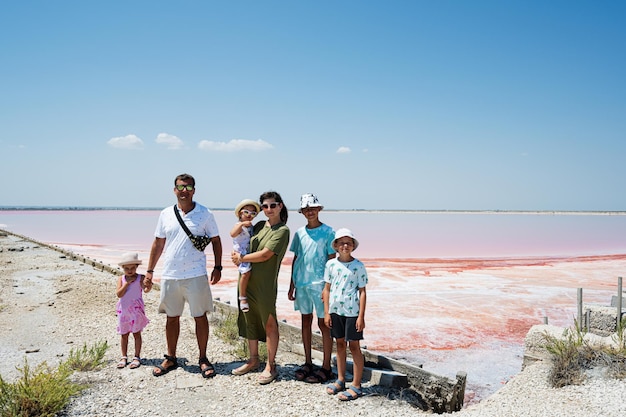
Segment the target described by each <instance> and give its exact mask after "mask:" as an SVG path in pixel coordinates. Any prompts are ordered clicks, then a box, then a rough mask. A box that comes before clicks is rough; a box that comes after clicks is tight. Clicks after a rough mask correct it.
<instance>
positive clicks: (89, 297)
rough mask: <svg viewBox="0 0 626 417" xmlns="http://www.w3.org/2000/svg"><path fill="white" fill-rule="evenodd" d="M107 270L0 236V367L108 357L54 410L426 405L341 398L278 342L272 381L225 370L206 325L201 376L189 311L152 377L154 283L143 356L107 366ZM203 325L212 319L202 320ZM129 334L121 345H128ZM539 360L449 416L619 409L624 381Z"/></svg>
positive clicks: (161, 322)
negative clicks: (83, 351) (554, 368)
mask: <svg viewBox="0 0 626 417" xmlns="http://www.w3.org/2000/svg"><path fill="white" fill-rule="evenodd" d="M115 279H116V277H115V276H113V275H111V274H109V273H108V272H102V271H98V270H95V269H94V268H92V267H91V266H88V265H85V264H83V263H80V262H78V261H72V260H70V259H68V258H66V257H64V256H63V255H61V254H60V253H59V252H56V251H54V250H52V249H48V248H45V247H40V246H38V245H37V244H34V243H32V242H28V241H24V240H21V239H20V238H18V237H15V236H11V235H9V236H0V317H1V320H0V341H1V346H0V355H2V358H3V361H1V363H0V374H1V375H2V377H3V378H4V379H6V380H13V379H14V378H16V377H17V376H18V372H17V370H16V366H21V365H23V363H24V358H27V360H28V363H29V365H34V364H37V363H39V362H42V361H46V362H47V363H48V364H50V365H56V364H57V363H58V362H59V361H60V360H62V359H63V358H64V357H66V356H67V354H68V353H69V351H70V349H72V347H74V348H78V347H82V346H83V345H84V344H87V345H88V346H90V345H92V344H93V343H95V342H96V341H102V340H106V341H107V342H108V344H109V345H110V348H109V350H108V351H107V354H106V359H107V361H108V364H107V366H106V367H105V368H103V369H101V370H99V371H93V372H79V373H76V374H75V376H74V378H75V379H76V380H77V381H80V382H83V383H86V384H88V385H89V388H88V389H86V390H85V391H84V392H83V393H82V395H80V396H79V397H76V398H74V399H73V400H72V402H71V403H70V405H69V407H68V408H67V409H66V410H65V411H64V412H63V413H62V414H61V415H62V416H66V417H73V416H111V415H113V416H131V415H132V416H135V415H142V416H208V415H215V413H223V414H225V415H244V414H249V415H255V416H305V415H306V416H328V415H336V414H342V415H346V416H360V415H363V416H365V415H367V416H414V415H416V414H431V413H430V412H429V411H423V410H422V409H421V408H420V406H419V401H418V397H417V396H416V395H415V394H414V393H413V392H412V391H410V390H395V389H390V388H386V387H379V386H371V385H370V384H368V383H364V385H363V386H364V388H365V391H364V392H365V395H364V396H363V397H362V398H359V399H358V400H356V401H351V402H341V401H339V400H338V399H337V398H336V397H334V396H331V395H327V394H326V393H325V391H324V389H323V385H319V384H306V383H303V382H298V381H295V380H294V378H293V371H294V370H295V368H296V367H297V366H298V365H299V364H300V363H301V362H302V358H301V357H299V356H297V355H296V354H293V353H289V352H282V351H281V350H280V347H279V354H278V357H277V363H278V365H279V371H280V375H279V378H278V380H277V381H275V382H273V383H271V384H269V385H266V386H260V385H258V383H257V382H256V377H257V374H256V373H251V374H248V375H244V376H238V377H237V376H232V375H231V374H230V371H231V370H232V369H233V368H235V367H237V366H239V365H240V364H241V362H239V360H238V358H236V357H235V356H233V355H232V353H231V350H232V348H231V347H230V346H229V345H227V344H226V343H224V342H223V341H221V340H220V339H219V338H217V337H215V336H214V335H213V334H211V338H210V340H209V352H208V353H209V355H208V356H209V359H210V360H211V361H212V362H213V363H214V365H215V367H216V371H217V375H216V376H215V377H214V378H212V379H204V378H202V377H201V375H200V373H199V368H198V364H197V360H198V358H197V355H198V354H197V347H196V344H195V336H194V331H193V319H192V318H190V317H183V318H182V319H181V324H182V327H181V335H180V341H179V349H178V351H179V363H180V364H181V365H182V366H181V367H179V368H178V369H176V370H174V371H172V372H170V373H169V374H167V375H164V376H162V377H159V378H155V377H154V376H152V374H151V372H152V367H153V366H154V365H156V364H158V363H160V362H161V360H162V355H163V352H165V337H164V326H165V319H164V317H162V316H161V315H159V314H158V313H157V312H156V308H157V307H156V306H157V300H158V291H153V292H151V293H148V294H146V295H145V297H144V300H145V302H146V312H147V314H148V317H149V318H150V319H151V320H152V322H151V324H150V325H148V327H147V328H146V329H145V330H144V332H143V350H142V356H143V365H142V366H141V367H139V368H138V369H134V370H133V369H130V368H128V367H126V368H125V369H122V370H118V369H116V368H115V364H116V363H117V361H118V359H119V356H120V353H119V352H120V349H119V336H118V335H117V334H116V332H115V327H116V316H115V303H116V301H117V298H116V296H115ZM211 333H213V328H211ZM132 346H133V342H132V337H131V341H130V345H129V351H131V352H132ZM547 373H548V365H547V364H546V363H542V362H539V363H536V364H534V365H531V366H529V367H527V368H526V369H525V370H524V371H523V372H521V373H520V374H518V375H517V376H516V377H514V378H513V379H511V380H510V381H509V382H508V383H507V384H506V385H505V386H504V387H502V388H501V389H500V390H499V391H498V392H496V393H495V394H494V395H492V396H491V397H490V398H488V399H486V400H484V401H482V402H481V403H479V404H475V405H471V406H469V407H467V408H465V409H463V410H461V411H459V412H457V413H453V414H454V415H455V416H457V415H458V416H462V417H465V416H494V417H495V416H497V417H502V416H528V417H532V416H553V417H559V416H563V417H565V416H568V417H569V416H581V417H586V416H589V417H597V416H604V417H612V416H623V415H624V414H625V413H626V383H624V382H621V381H614V380H608V379H602V378H597V377H594V378H590V379H589V380H588V382H587V383H586V384H585V385H581V386H572V387H565V388H561V389H553V388H549V387H548V384H547V382H546V381H547Z"/></svg>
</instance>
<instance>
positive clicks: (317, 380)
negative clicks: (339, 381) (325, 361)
mask: <svg viewBox="0 0 626 417" xmlns="http://www.w3.org/2000/svg"><path fill="white" fill-rule="evenodd" d="M332 378H333V371H332V369H324V368H317V369H316V370H314V371H313V372H311V373H310V374H309V376H308V377H306V379H305V380H304V382H308V383H309V384H323V383H324V382H328V381H330V380H331V379H332Z"/></svg>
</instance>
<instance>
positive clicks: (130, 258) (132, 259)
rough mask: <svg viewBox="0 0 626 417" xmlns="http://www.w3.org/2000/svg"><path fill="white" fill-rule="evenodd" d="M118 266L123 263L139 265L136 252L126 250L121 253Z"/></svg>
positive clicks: (139, 260)
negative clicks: (126, 251)
mask: <svg viewBox="0 0 626 417" xmlns="http://www.w3.org/2000/svg"><path fill="white" fill-rule="evenodd" d="M118 265H119V266H124V265H141V259H139V255H138V254H136V253H132V252H128V253H125V254H123V255H122V257H121V258H120V261H119V263H118Z"/></svg>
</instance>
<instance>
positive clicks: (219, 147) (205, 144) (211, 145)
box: [198, 139, 274, 152]
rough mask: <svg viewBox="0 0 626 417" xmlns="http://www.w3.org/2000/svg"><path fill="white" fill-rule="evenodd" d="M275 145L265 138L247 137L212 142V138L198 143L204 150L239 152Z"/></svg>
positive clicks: (270, 147)
mask: <svg viewBox="0 0 626 417" xmlns="http://www.w3.org/2000/svg"><path fill="white" fill-rule="evenodd" d="M273 147H274V146H272V145H271V144H269V143H267V142H265V141H264V140H261V139H259V140H245V139H233V140H231V141H230V142H212V141H210V140H203V141H201V142H200V143H199V144H198V149H200V150H203V151H215V152H237V151H255V152H259V151H267V150H268V149H272V148H273Z"/></svg>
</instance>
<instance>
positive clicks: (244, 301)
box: [239, 297, 250, 313]
mask: <svg viewBox="0 0 626 417" xmlns="http://www.w3.org/2000/svg"><path fill="white" fill-rule="evenodd" d="M239 308H240V309H241V311H243V312H244V313H247V312H248V311H250V305H249V304H248V297H239Z"/></svg>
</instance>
